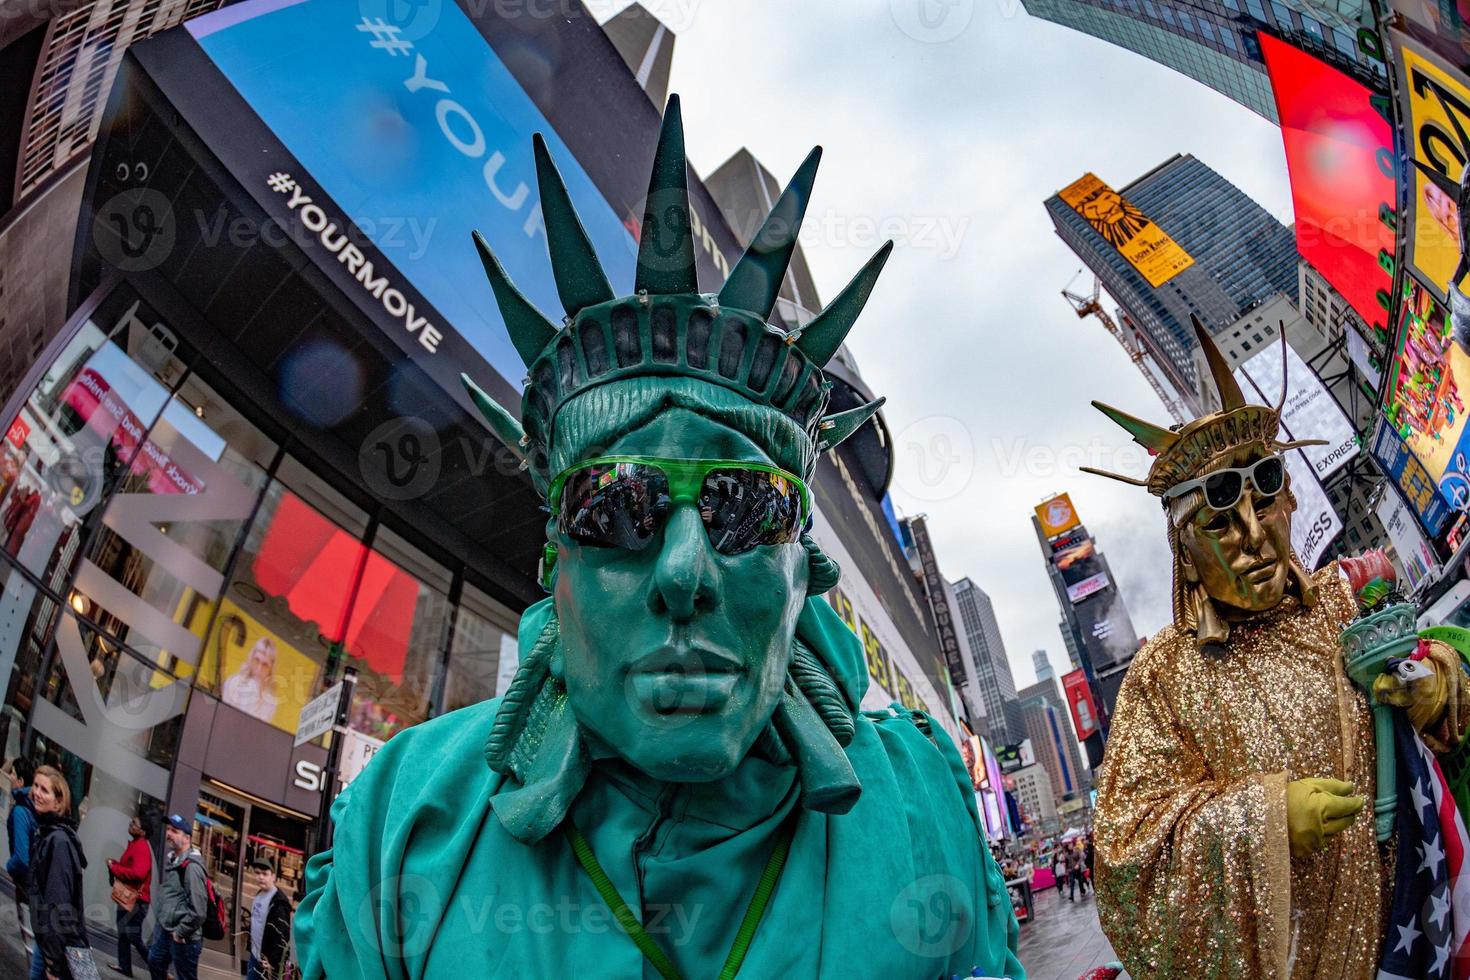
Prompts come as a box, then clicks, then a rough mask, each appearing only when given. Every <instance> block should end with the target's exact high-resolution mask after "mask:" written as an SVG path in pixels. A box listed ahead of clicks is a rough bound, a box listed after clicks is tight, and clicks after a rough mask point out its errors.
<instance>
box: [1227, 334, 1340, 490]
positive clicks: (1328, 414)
mask: <svg viewBox="0 0 1470 980" xmlns="http://www.w3.org/2000/svg"><path fill="white" fill-rule="evenodd" d="M1285 370H1286V373H1285V375H1284V376H1283V374H1282V358H1281V356H1280V354H1279V352H1278V351H1276V350H1275V349H1271V348H1268V349H1266V350H1263V351H1261V352H1260V353H1259V354H1257V355H1255V356H1254V357H1252V358H1251V359H1250V360H1248V361H1246V362H1245V363H1244V364H1242V365H1241V366H1240V367H1239V368H1237V369H1236V371H1235V379H1236V380H1237V381H1239V382H1240V387H1241V390H1242V391H1244V392H1245V394H1246V397H1247V398H1248V399H1249V398H1250V396H1251V393H1252V392H1254V393H1255V395H1256V397H1257V398H1258V399H1259V400H1260V402H1261V403H1262V404H1265V405H1275V404H1276V403H1277V402H1278V401H1280V400H1281V389H1282V386H1283V385H1285V386H1286V390H1287V394H1286V402H1285V404H1283V405H1282V406H1281V430H1282V434H1283V435H1284V436H1285V437H1286V438H1287V440H1294V439H1325V440H1326V441H1327V445H1325V446H1304V447H1303V448H1302V455H1303V456H1305V457H1306V460H1307V462H1309V463H1311V464H1312V472H1313V473H1314V474H1316V476H1317V479H1318V480H1326V479H1327V478H1328V477H1330V476H1332V474H1334V473H1336V472H1337V471H1338V470H1340V469H1342V468H1343V467H1344V466H1346V465H1347V464H1348V463H1349V462H1351V461H1352V460H1353V458H1354V457H1356V456H1357V455H1358V433H1357V430H1356V429H1354V428H1353V424H1352V423H1351V422H1349V421H1348V418H1347V416H1346V415H1344V414H1343V413H1342V409H1341V408H1340V407H1339V406H1338V404H1337V399H1335V398H1333V397H1332V393H1331V392H1329V391H1328V390H1327V389H1326V388H1325V387H1324V386H1323V385H1322V382H1321V380H1319V379H1318V377H1317V375H1316V373H1315V372H1314V371H1313V370H1312V369H1311V368H1309V367H1307V363H1306V362H1305V361H1303V360H1302V359H1301V357H1300V356H1299V355H1298V354H1297V352H1296V351H1295V350H1294V349H1292V347H1291V345H1290V344H1287V345H1286V363H1285ZM1288 379H1290V384H1287V381H1288Z"/></svg>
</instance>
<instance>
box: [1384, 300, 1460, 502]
mask: <svg viewBox="0 0 1470 980" xmlns="http://www.w3.org/2000/svg"><path fill="white" fill-rule="evenodd" d="M1399 319H1400V327H1399V348H1398V350H1397V351H1395V352H1394V358H1393V362H1392V363H1391V364H1390V365H1389V370H1388V382H1387V384H1388V391H1387V395H1386V398H1385V401H1384V411H1385V413H1386V414H1387V416H1388V422H1389V424H1390V425H1391V426H1392V427H1393V429H1394V431H1395V432H1397V433H1398V436H1399V438H1400V439H1402V440H1403V442H1404V445H1405V446H1406V447H1407V448H1408V451H1409V452H1410V453H1411V454H1412V455H1413V457H1414V459H1416V460H1417V461H1418V462H1419V464H1420V465H1421V466H1422V467H1423V469H1424V471H1425V472H1426V473H1427V475H1428V477H1429V479H1430V480H1431V481H1433V483H1434V485H1435V486H1437V487H1439V492H1440V495H1441V496H1442V497H1444V499H1445V500H1446V501H1448V502H1449V503H1450V504H1451V506H1453V507H1455V508H1456V509H1459V508H1461V507H1463V506H1464V505H1465V504H1466V503H1470V473H1467V471H1470V465H1467V458H1470V437H1467V434H1466V431H1465V397H1466V394H1465V393H1466V391H1467V390H1470V352H1467V351H1466V349H1465V346H1464V344H1465V341H1466V340H1467V339H1470V338H1459V339H1458V340H1457V339H1456V338H1455V337H1454V331H1453V330H1452V329H1451V327H1450V325H1449V323H1448V322H1447V320H1448V317H1447V316H1446V315H1445V308H1444V304H1442V303H1440V302H1439V300H1437V299H1435V298H1434V297H1433V296H1431V295H1430V293H1429V290H1427V289H1425V288H1424V287H1423V286H1421V285H1419V284H1418V283H1417V282H1415V281H1414V280H1413V279H1406V280H1405V285H1404V295H1403V302H1401V303H1400V304H1399Z"/></svg>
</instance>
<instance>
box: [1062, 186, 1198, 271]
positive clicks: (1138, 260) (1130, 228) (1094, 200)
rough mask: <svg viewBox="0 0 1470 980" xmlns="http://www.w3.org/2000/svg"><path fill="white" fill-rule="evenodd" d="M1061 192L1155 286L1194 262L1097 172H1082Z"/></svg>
mask: <svg viewBox="0 0 1470 980" xmlns="http://www.w3.org/2000/svg"><path fill="white" fill-rule="evenodd" d="M1058 194H1059V196H1060V197H1061V199H1062V200H1063V201H1066V202H1067V205H1068V206H1069V207H1070V208H1071V209H1072V210H1073V211H1076V212H1077V213H1078V214H1080V215H1081V216H1082V218H1083V220H1085V221H1086V222H1087V223H1088V224H1089V225H1091V226H1092V228H1093V230H1094V231H1096V232H1097V233H1098V234H1099V235H1101V236H1103V238H1105V239H1107V241H1108V243H1109V244H1110V245H1112V246H1113V247H1114V248H1116V249H1117V250H1118V252H1119V254H1121V255H1122V256H1123V258H1125V259H1127V260H1128V264H1129V265H1131V266H1133V268H1135V269H1137V270H1138V272H1139V274H1141V275H1142V276H1143V278H1145V279H1147V280H1148V284H1149V285H1150V286H1153V287H1154V288H1155V289H1157V288H1158V287H1159V286H1162V285H1163V284H1164V283H1166V282H1168V281H1169V280H1170V279H1173V278H1174V277H1175V276H1177V275H1178V274H1179V273H1181V272H1183V271H1184V270H1185V269H1188V268H1189V267H1190V266H1192V265H1194V259H1193V258H1192V257H1191V256H1190V254H1189V253H1188V252H1186V251H1185V250H1184V249H1183V248H1181V247H1180V246H1179V243H1177V242H1175V241H1174V239H1172V238H1170V237H1169V235H1168V233H1167V232H1165V231H1164V229H1162V228H1160V227H1159V226H1158V225H1156V224H1154V223H1153V221H1151V220H1150V219H1149V217H1148V216H1147V215H1145V214H1144V213H1143V212H1142V211H1140V210H1138V208H1136V207H1134V206H1133V205H1132V204H1130V203H1128V201H1127V200H1125V199H1124V197H1123V195H1121V194H1119V193H1118V192H1117V191H1115V190H1113V189H1112V188H1111V187H1109V186H1108V185H1107V184H1105V183H1104V182H1103V181H1102V180H1100V179H1098V178H1097V177H1096V176H1095V175H1093V174H1090V173H1088V174H1083V175H1082V176H1081V177H1080V178H1078V179H1077V180H1075V181H1073V182H1072V183H1071V184H1068V185H1067V186H1066V187H1064V188H1062V190H1061V191H1059V192H1058Z"/></svg>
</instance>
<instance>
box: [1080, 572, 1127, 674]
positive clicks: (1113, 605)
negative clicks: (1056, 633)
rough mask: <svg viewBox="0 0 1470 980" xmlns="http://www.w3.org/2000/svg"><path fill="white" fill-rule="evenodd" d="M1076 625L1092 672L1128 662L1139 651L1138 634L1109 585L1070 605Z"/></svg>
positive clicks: (1102, 670) (1120, 599)
mask: <svg viewBox="0 0 1470 980" xmlns="http://www.w3.org/2000/svg"><path fill="white" fill-rule="evenodd" d="M1072 612H1073V614H1074V615H1075V616H1076V617H1077V628H1078V631H1079V632H1080V633H1081V634H1082V643H1083V645H1084V646H1085V647H1086V648H1087V656H1088V659H1089V660H1090V661H1091V662H1092V670H1093V673H1095V674H1101V673H1103V672H1104V671H1107V670H1109V669H1110V668H1112V667H1115V666H1117V665H1118V664H1122V663H1127V662H1128V661H1129V660H1130V659H1132V657H1133V655H1134V654H1135V653H1137V652H1138V634H1137V633H1134V632H1133V620H1132V619H1130V618H1129V616H1128V607H1127V606H1125V605H1124V604H1123V598H1122V596H1120V595H1119V594H1118V590H1117V589H1116V588H1114V587H1113V586H1111V585H1108V586H1107V587H1105V588H1103V589H1100V590H1098V591H1097V592H1094V593H1093V594H1091V595H1089V596H1087V597H1086V598H1084V599H1082V601H1080V602H1078V603H1077V604H1076V605H1074V606H1073V607H1072Z"/></svg>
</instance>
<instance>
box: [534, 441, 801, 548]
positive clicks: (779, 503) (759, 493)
mask: <svg viewBox="0 0 1470 980" xmlns="http://www.w3.org/2000/svg"><path fill="white" fill-rule="evenodd" d="M547 499H548V501H549V502H550V504H551V510H552V513H554V514H555V515H556V522H557V528H558V530H560V531H561V533H563V534H565V535H566V536H567V537H569V538H571V539H572V540H574V541H577V542H580V543H582V544H587V545H592V546H593V547H598V548H622V549H624V550H627V551H642V550H643V549H644V548H646V547H648V545H649V544H650V543H651V542H652V541H653V540H654V539H655V538H656V537H657V536H658V532H659V531H660V530H661V529H662V528H663V526H664V524H665V523H666V522H667V521H668V519H669V515H670V514H672V513H673V510H674V505H675V504H678V503H692V504H694V505H695V506H696V507H698V508H699V517H700V520H701V521H702V522H703V523H704V530H705V533H706V534H707V535H709V541H710V544H711V545H712V546H713V547H714V549H715V550H716V551H718V552H719V553H720V554H723V555H738V554H741V553H743V552H746V551H750V550H751V549H752V548H756V547H759V546H761V545H767V544H790V543H791V542H793V541H797V540H800V538H801V534H802V531H803V530H804V529H805V527H806V522H807V520H808V518H809V517H810V516H811V512H812V506H811V491H810V490H808V489H807V485H806V483H805V482H803V481H802V480H801V479H800V478H798V477H796V476H794V475H793V474H791V473H788V472H786V471H785V470H783V469H781V468H780V467H778V466H771V465H768V464H765V463H751V462H747V461H745V460H738V459H664V458H662V457H658V456H601V457H598V458H597V459H589V460H587V461H586V462H582V463H578V464H576V465H575V466H571V467H568V468H567V469H566V470H563V471H562V472H561V473H560V474H559V475H558V476H557V477H556V479H555V480H552V481H551V490H550V493H549V494H548V495H547Z"/></svg>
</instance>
